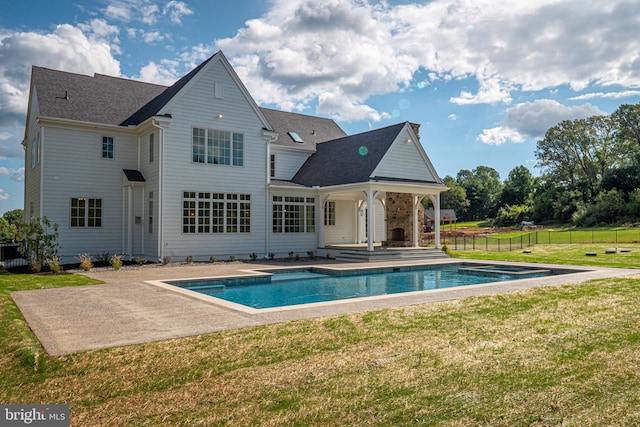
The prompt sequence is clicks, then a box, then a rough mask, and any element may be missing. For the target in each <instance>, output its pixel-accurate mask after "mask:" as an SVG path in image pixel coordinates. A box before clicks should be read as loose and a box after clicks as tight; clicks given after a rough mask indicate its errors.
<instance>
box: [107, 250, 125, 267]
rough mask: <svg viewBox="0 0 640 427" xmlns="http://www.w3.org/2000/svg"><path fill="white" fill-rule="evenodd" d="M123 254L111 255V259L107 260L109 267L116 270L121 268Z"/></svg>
mask: <svg viewBox="0 0 640 427" xmlns="http://www.w3.org/2000/svg"><path fill="white" fill-rule="evenodd" d="M123 256H124V255H117V254H116V255H113V256H111V259H110V260H109V262H110V263H111V267H113V269H114V270H116V271H118V270H120V269H121V268H122V257H123Z"/></svg>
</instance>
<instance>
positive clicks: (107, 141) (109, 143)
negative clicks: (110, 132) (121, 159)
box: [102, 136, 113, 159]
mask: <svg viewBox="0 0 640 427" xmlns="http://www.w3.org/2000/svg"><path fill="white" fill-rule="evenodd" d="M102 158H103V159H113V137H112V136H103V137H102Z"/></svg>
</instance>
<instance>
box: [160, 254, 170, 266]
mask: <svg viewBox="0 0 640 427" xmlns="http://www.w3.org/2000/svg"><path fill="white" fill-rule="evenodd" d="M162 263H163V264H171V257H170V256H168V255H167V256H165V257H164V258H162Z"/></svg>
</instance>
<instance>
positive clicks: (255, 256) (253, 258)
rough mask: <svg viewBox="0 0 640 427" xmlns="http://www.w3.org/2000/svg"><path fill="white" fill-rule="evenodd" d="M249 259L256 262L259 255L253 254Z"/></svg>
mask: <svg viewBox="0 0 640 427" xmlns="http://www.w3.org/2000/svg"><path fill="white" fill-rule="evenodd" d="M249 258H251V261H255V260H256V259H258V254H257V253H255V252H253V253H252V254H251V255H249Z"/></svg>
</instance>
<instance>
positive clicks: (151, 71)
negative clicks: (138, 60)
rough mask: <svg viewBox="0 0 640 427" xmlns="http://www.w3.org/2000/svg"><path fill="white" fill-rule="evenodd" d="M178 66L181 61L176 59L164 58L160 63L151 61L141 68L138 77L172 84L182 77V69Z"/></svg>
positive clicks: (147, 80)
mask: <svg viewBox="0 0 640 427" xmlns="http://www.w3.org/2000/svg"><path fill="white" fill-rule="evenodd" d="M178 66H179V63H178V62H176V61H169V60H164V61H161V62H160V64H158V63H155V62H150V63H149V64H147V65H145V66H144V67H143V68H142V69H141V70H140V75H139V76H137V77H136V79H137V80H141V81H144V82H153V83H156V84H162V85H166V86H170V85H172V84H173V83H175V81H176V80H177V79H178V78H179V77H180V73H181V71H179V70H178Z"/></svg>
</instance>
